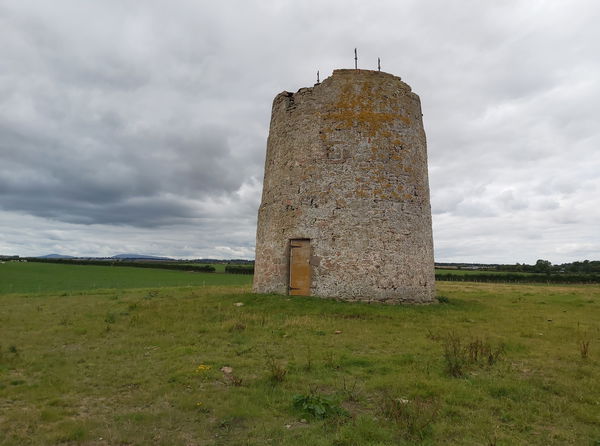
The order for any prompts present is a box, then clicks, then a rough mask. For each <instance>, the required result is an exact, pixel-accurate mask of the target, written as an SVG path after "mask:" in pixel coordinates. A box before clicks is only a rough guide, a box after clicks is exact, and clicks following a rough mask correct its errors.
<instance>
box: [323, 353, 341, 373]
mask: <svg viewBox="0 0 600 446" xmlns="http://www.w3.org/2000/svg"><path fill="white" fill-rule="evenodd" d="M325 365H326V366H327V367H329V368H330V369H335V370H337V369H339V368H340V365H339V364H338V361H337V359H336V357H335V355H334V353H333V352H331V351H330V352H327V353H326V355H325Z"/></svg>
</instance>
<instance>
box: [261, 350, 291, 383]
mask: <svg viewBox="0 0 600 446" xmlns="http://www.w3.org/2000/svg"><path fill="white" fill-rule="evenodd" d="M266 360H267V368H268V370H269V378H270V380H271V381H272V382H273V383H280V382H283V380H284V379H285V375H287V372H288V371H287V368H286V367H285V365H284V364H282V363H280V362H279V361H277V360H276V359H275V357H274V356H273V355H271V354H270V353H267V358H266Z"/></svg>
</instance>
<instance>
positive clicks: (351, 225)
mask: <svg viewBox="0 0 600 446" xmlns="http://www.w3.org/2000/svg"><path fill="white" fill-rule="evenodd" d="M421 117H422V115H421V105H420V101H419V97H418V96H417V95H416V94H414V93H412V92H411V89H410V87H409V86H408V85H407V84H405V83H404V82H402V81H401V80H400V78H398V77H396V76H393V75H391V74H388V73H383V72H378V71H370V70H348V69H345V70H335V71H334V72H333V75H332V76H331V77H329V78H328V79H326V80H325V81H323V82H322V83H321V84H318V85H315V86H314V87H313V88H302V89H300V90H299V91H298V92H297V93H295V94H292V93H288V92H283V93H280V94H279V95H277V96H276V97H275V100H274V101H273V111H272V116H271V127H270V132H269V139H268V142H267V156H266V162H265V178H264V186H263V195H262V203H261V206H260V209H259V213H258V229H257V241H256V264H255V276H254V291H255V292H257V293H270V292H273V293H280V294H288V285H289V249H290V248H289V244H290V240H292V239H310V241H311V250H312V253H311V254H312V255H311V259H310V263H311V268H312V282H311V294H312V295H315V296H321V297H331V298H340V299H345V300H366V301H379V302H388V303H404V302H407V303H408V302H414V303H426V302H432V301H434V299H435V297H434V296H435V283H434V265H433V242H432V231H431V210H430V204H429V185H428V177H427V149H426V142H425V132H424V130H423V122H422V118H421Z"/></svg>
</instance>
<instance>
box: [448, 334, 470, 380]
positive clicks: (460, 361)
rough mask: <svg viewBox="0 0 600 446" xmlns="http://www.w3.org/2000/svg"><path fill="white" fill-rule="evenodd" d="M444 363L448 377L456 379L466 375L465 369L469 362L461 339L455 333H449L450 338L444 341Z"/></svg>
mask: <svg viewBox="0 0 600 446" xmlns="http://www.w3.org/2000/svg"><path fill="white" fill-rule="evenodd" d="M444 361H445V365H446V373H447V374H448V375H450V376H454V377H455V378H458V377H460V376H463V375H464V367H465V365H466V362H467V361H466V357H465V350H464V347H463V345H462V342H461V339H460V337H458V336H457V335H455V334H454V333H448V336H447V337H446V339H444Z"/></svg>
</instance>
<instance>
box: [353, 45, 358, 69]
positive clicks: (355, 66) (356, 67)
mask: <svg viewBox="0 0 600 446" xmlns="http://www.w3.org/2000/svg"><path fill="white" fill-rule="evenodd" d="M354 69H355V70H358V53H357V52H356V48H354Z"/></svg>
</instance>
